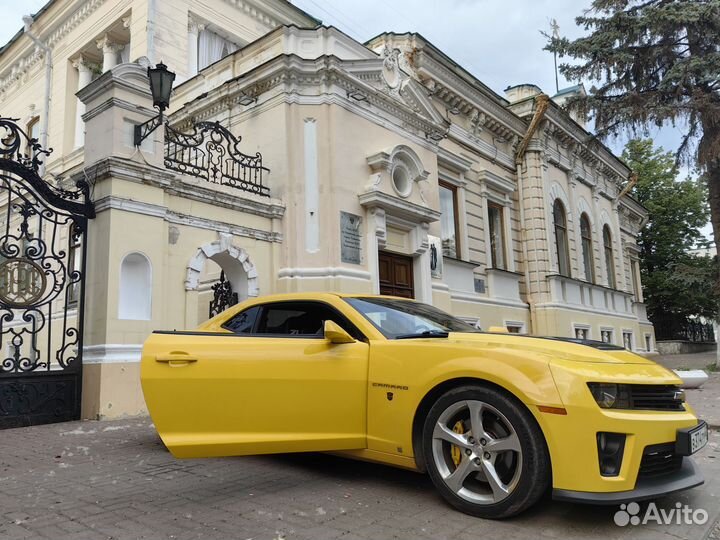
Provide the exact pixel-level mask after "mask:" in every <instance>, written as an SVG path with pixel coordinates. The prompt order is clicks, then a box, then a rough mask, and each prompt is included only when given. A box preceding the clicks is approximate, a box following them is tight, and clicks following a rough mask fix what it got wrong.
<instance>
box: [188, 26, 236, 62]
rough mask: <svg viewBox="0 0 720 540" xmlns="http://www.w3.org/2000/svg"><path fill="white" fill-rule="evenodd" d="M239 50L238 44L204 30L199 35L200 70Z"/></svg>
mask: <svg viewBox="0 0 720 540" xmlns="http://www.w3.org/2000/svg"><path fill="white" fill-rule="evenodd" d="M238 49H239V46H238V44H237V43H233V42H232V41H230V40H229V39H226V38H224V37H223V36H221V35H220V34H218V33H216V32H213V31H212V30H208V29H204V30H201V31H200V33H199V34H198V49H197V50H198V70H200V69H204V68H206V67H208V66H209V65H210V64H214V63H215V62H217V61H218V60H220V59H221V58H224V57H226V56H227V55H228V54H232V53H234V52H235V51H237V50H238Z"/></svg>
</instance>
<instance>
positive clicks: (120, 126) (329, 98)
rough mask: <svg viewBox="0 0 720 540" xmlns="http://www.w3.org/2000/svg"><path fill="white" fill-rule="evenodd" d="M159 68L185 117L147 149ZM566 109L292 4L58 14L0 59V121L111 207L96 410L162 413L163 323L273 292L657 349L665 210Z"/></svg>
mask: <svg viewBox="0 0 720 540" xmlns="http://www.w3.org/2000/svg"><path fill="white" fill-rule="evenodd" d="M159 61H163V62H164V63H165V64H167V65H168V66H169V68H170V69H171V70H173V71H175V72H176V73H177V80H176V85H175V89H174V92H173V95H172V101H171V106H170V111H169V114H168V116H167V121H168V125H167V127H162V128H161V129H158V130H156V131H154V132H153V134H152V135H151V136H150V137H149V138H147V139H146V140H145V141H143V143H142V144H141V145H140V146H139V147H135V146H134V144H133V130H134V126H135V125H138V124H141V123H142V122H145V121H147V120H148V119H149V118H151V117H153V116H154V115H155V114H156V112H155V111H154V110H153V108H152V99H151V96H150V92H149V86H148V79H147V74H146V69H147V66H148V65H150V64H155V63H156V62H159ZM576 91H582V89H581V88H575V89H570V91H569V92H576ZM567 95H568V93H561V94H560V95H558V96H555V97H554V98H552V99H549V98H548V96H546V95H545V94H543V93H542V92H541V90H540V89H539V88H537V87H535V86H533V85H519V86H514V87H510V88H508V89H507V90H506V92H505V95H504V96H501V95H498V94H496V93H495V92H493V91H492V90H491V89H490V88H488V87H487V86H486V85H484V84H483V83H482V82H481V81H479V80H477V79H476V78H475V77H473V76H472V75H471V74H470V73H468V72H467V71H466V70H464V69H463V68H462V67H461V66H459V65H457V64H456V63H454V62H453V61H452V60H451V59H450V58H448V57H447V56H446V55H445V54H443V53H442V52H441V51H440V50H438V49H437V48H436V47H434V46H433V45H432V44H431V43H430V42H428V41H427V40H425V39H424V38H423V37H422V36H420V35H418V34H412V33H408V34H394V33H386V34H382V35H379V36H377V37H375V38H373V39H371V40H370V41H368V42H367V43H364V44H363V43H358V42H356V41H354V40H353V39H352V38H350V37H348V36H347V35H345V34H343V33H342V32H340V31H339V30H337V29H335V28H332V27H326V26H322V25H321V24H320V23H319V21H317V20H315V19H314V18H312V17H311V16H309V15H308V14H306V13H304V12H302V11H300V10H298V9H297V8H295V7H294V6H292V4H289V3H287V2H285V1H282V0H199V1H193V2H190V1H187V0H181V1H172V2H171V1H169V0H89V1H79V0H55V1H51V2H49V3H48V4H47V5H46V6H45V7H44V8H43V9H42V10H41V11H40V12H39V13H38V14H36V16H35V17H34V20H33V21H27V25H26V29H25V31H21V32H19V33H18V35H16V36H15V37H14V38H13V40H11V42H10V43H8V44H7V45H6V46H5V47H4V48H3V49H2V50H1V51H0V113H1V115H2V116H5V117H13V118H18V119H20V120H19V121H18V122H19V123H20V125H22V126H24V127H25V128H26V130H27V131H28V132H29V133H30V134H31V135H32V136H33V137H37V138H38V140H39V141H40V144H42V146H44V147H52V148H53V149H54V151H53V153H52V154H50V156H48V157H47V159H46V160H45V163H44V164H43V165H42V166H41V171H40V172H41V173H42V175H43V178H44V179H45V180H46V181H47V182H48V183H50V184H52V185H55V186H61V185H68V184H72V183H73V182H77V181H81V183H82V182H85V183H87V185H88V186H89V191H88V194H89V196H90V198H91V199H92V202H93V203H94V211H95V217H94V218H93V219H90V220H89V222H88V231H87V238H86V239H85V240H84V241H85V242H86V244H85V245H84V246H83V250H80V251H84V252H85V253H86V256H85V257H86V259H85V274H86V277H85V279H86V281H85V284H86V286H85V288H86V294H85V298H86V301H85V306H84V325H81V326H84V333H83V341H82V342H81V345H82V363H83V371H82V377H83V381H82V415H83V416H84V417H112V416H118V415H124V414H140V413H142V412H144V403H143V399H142V394H141V392H140V388H139V359H140V350H141V346H142V342H143V340H144V339H145V337H146V336H147V335H148V334H149V333H150V332H151V331H152V330H154V329H172V328H193V327H195V326H196V325H197V324H198V323H200V322H202V321H203V320H205V319H207V318H208V317H209V315H210V314H211V313H213V312H215V311H217V309H219V308H222V307H223V306H225V305H227V304H228V303H233V302H235V301H237V300H242V299H243V298H246V297H249V296H256V295H259V294H267V293H272V292H290V291H310V290H336V291H345V292H358V293H385V294H396V295H401V296H408V297H413V298H416V299H418V300H421V301H423V302H428V303H432V304H434V305H437V306H439V307H441V308H443V309H446V310H448V311H450V312H452V313H454V314H456V315H458V316H460V317H462V318H464V319H466V320H468V321H470V322H472V323H474V324H476V325H477V326H478V327H479V328H483V329H488V328H490V327H497V326H501V327H505V328H507V329H508V331H511V332H522V333H532V334H541V335H557V336H572V337H578V338H583V339H595V340H602V341H606V342H610V343H614V344H619V345H624V346H626V347H627V348H630V349H632V350H635V351H638V352H640V353H652V352H653V351H654V349H655V346H654V336H653V328H652V325H651V324H650V323H649V322H648V320H647V317H646V314H645V309H644V304H643V299H642V291H641V287H640V281H639V279H640V278H639V271H638V249H637V245H636V236H637V234H638V232H639V230H640V229H641V228H642V226H643V224H644V223H645V220H646V217H647V212H646V210H645V209H644V208H643V207H642V206H641V205H640V204H638V203H637V202H636V201H635V200H634V199H632V198H631V197H630V196H628V195H627V193H626V191H624V188H625V187H626V186H627V184H628V182H629V179H630V174H631V171H630V170H629V169H628V168H627V166H626V165H625V164H624V163H623V162H622V161H620V160H619V159H618V158H617V157H616V156H614V155H613V154H612V153H611V152H610V151H609V150H608V149H607V148H605V147H604V146H602V145H601V144H599V143H597V142H595V141H593V139H592V137H591V136H590V134H589V133H588V132H587V131H586V130H585V128H584V126H583V123H582V121H581V119H577V118H572V117H571V116H569V115H568V113H566V112H565V111H564V110H563V109H562V108H561V105H562V102H563V100H564V99H566V98H567ZM5 208H6V210H5V211H6V214H5V215H6V216H10V217H9V218H8V223H10V222H11V221H12V219H14V218H13V216H12V209H11V208H9V207H8V202H7V200H6V201H5ZM8 208H9V209H8ZM18 219H19V218H18ZM73 264H75V263H73ZM13 324H14V325H15V327H19V326H21V325H22V324H23V323H22V321H21V320H19V319H15V320H13V321H12V322H11V324H10V326H12V325H13ZM80 331H81V332H82V331H83V328H82V327H81V328H80ZM3 340H5V343H4V344H3V349H2V353H3V355H2V356H3V357H5V356H7V357H8V358H12V357H13V356H14V355H15V353H16V352H17V351H16V350H15V349H14V345H13V344H12V343H10V342H9V341H8V340H7V337H6V335H5V334H3ZM18 351H19V349H18ZM18 354H19V352H18ZM15 356H17V355H15Z"/></svg>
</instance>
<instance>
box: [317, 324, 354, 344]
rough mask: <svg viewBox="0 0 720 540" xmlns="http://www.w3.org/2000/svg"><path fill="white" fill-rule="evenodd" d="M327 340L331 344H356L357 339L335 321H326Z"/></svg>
mask: <svg viewBox="0 0 720 540" xmlns="http://www.w3.org/2000/svg"><path fill="white" fill-rule="evenodd" d="M324 333H325V339H327V340H328V341H329V342H330V343H354V342H355V339H354V338H353V337H352V336H351V335H350V334H348V333H347V332H346V331H345V330H343V328H342V327H341V326H340V325H339V324H337V323H336V322H333V321H325V327H324Z"/></svg>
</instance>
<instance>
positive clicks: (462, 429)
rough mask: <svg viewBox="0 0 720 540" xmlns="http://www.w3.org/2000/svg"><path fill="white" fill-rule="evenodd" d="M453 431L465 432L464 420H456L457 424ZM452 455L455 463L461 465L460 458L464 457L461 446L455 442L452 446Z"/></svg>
mask: <svg viewBox="0 0 720 540" xmlns="http://www.w3.org/2000/svg"><path fill="white" fill-rule="evenodd" d="M453 431H454V432H455V433H460V434H462V433H465V426H464V425H463V423H462V420H458V421H457V422H455V425H454V426H453ZM450 457H451V458H452V460H453V463H454V464H455V466H456V467H457V466H458V465H460V460H461V459H462V450H461V449H460V447H459V446H455V445H454V444H453V445H452V446H451V447H450Z"/></svg>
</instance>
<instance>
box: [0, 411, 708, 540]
mask: <svg viewBox="0 0 720 540" xmlns="http://www.w3.org/2000/svg"><path fill="white" fill-rule="evenodd" d="M568 444H572V442H571V441H568ZM698 463H699V464H700V467H701V468H702V470H703V471H704V474H705V477H706V484H705V486H703V487H701V488H698V489H695V490H691V491H689V492H685V493H682V494H677V495H673V496H670V497H667V498H665V499H662V500H660V501H659V502H658V504H659V506H660V507H661V508H665V509H672V508H674V505H675V503H676V502H681V503H683V504H688V505H690V506H691V507H692V508H695V509H697V508H702V509H705V510H706V511H707V512H708V514H709V520H708V522H707V523H706V524H704V525H702V526H700V525H695V526H685V525H669V526H666V525H656V524H647V525H638V526H631V525H628V526H627V527H618V526H617V525H615V524H614V522H613V515H614V513H615V512H616V511H617V510H618V508H617V507H592V506H581V505H572V504H564V503H556V502H552V501H550V500H546V501H543V502H542V503H541V504H540V505H538V506H537V507H535V508H533V509H532V510H530V511H528V512H527V513H525V514H523V515H521V516H519V517H517V518H513V519H510V520H506V521H488V520H481V519H477V518H472V517H470V516H466V515H463V514H461V513H458V512H456V511H455V510H453V509H452V508H450V507H449V506H448V505H446V504H445V503H444V502H443V501H442V500H441V499H440V498H439V496H438V495H437V494H436V493H435V491H434V490H433V488H432V485H431V484H430V481H429V480H428V478H427V477H426V476H424V475H420V474H417V473H412V472H408V471H402V470H398V469H393V468H390V467H384V466H380V465H373V464H369V463H363V462H356V461H351V460H346V459H342V458H338V457H334V456H330V455H326V454H294V455H277V456H261V457H242V458H224V459H197V460H176V459H174V458H173V457H172V456H171V455H170V454H169V453H168V452H167V451H166V449H165V447H164V446H163V444H162V442H161V441H160V439H159V438H158V436H157V434H156V432H155V429H154V427H153V425H152V423H151V421H150V420H149V419H148V418H133V419H126V420H114V421H103V422H97V421H86V422H69V423H63V424H52V425H46V426H37V427H31V428H21V429H11V430H4V431H0V539H2V540H10V539H13V540H14V539H20V538H33V539H34V538H48V539H53V540H60V539H62V540H64V539H69V540H76V539H77V540H82V539H93V540H95V539H98V540H102V539H173V538H177V539H195V538H197V539H241V540H242V539H247V538H252V539H254V540H263V539H267V540H278V539H283V538H284V539H287V540H291V539H301V540H330V539H336V538H337V539H343V540H363V539H364V540H367V539H373V540H375V539H378V540H385V539H394V538H398V539H437V540H443V539H460V540H465V539H468V540H469V539H473V538H488V537H491V538H503V540H512V539H525V538H528V539H530V538H532V539H538V538H540V539H560V538H562V539H563V540H567V539H570V538H572V539H576V538H602V539H603V540H611V539H615V538H617V539H626V538H633V539H635V538H639V539H645V538H647V539H653V540H657V539H671V538H675V539H676V538H687V539H696V538H697V539H701V538H715V536H712V537H711V536H710V534H712V533H711V532H710V531H711V530H712V529H713V524H714V523H715V522H716V521H717V519H718V512H719V511H720V504H719V502H718V501H719V500H720V499H719V496H720V493H719V491H720V433H718V432H713V433H712V436H711V442H710V445H709V446H708V447H707V448H706V449H704V450H703V451H702V453H701V454H699V456H698ZM716 530H718V529H716Z"/></svg>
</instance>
